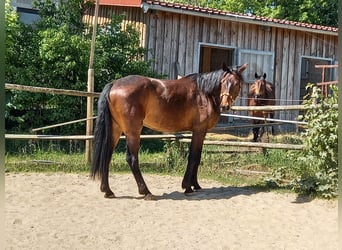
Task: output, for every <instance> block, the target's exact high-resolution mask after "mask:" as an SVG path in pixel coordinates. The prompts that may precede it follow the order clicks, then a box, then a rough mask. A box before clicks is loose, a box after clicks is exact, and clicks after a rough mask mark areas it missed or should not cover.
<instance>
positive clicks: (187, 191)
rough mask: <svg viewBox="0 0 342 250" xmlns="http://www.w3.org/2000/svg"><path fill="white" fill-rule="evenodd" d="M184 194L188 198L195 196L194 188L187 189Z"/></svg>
mask: <svg viewBox="0 0 342 250" xmlns="http://www.w3.org/2000/svg"><path fill="white" fill-rule="evenodd" d="M184 194H185V195H186V196H191V195H194V190H192V188H187V189H186V190H185V191H184Z"/></svg>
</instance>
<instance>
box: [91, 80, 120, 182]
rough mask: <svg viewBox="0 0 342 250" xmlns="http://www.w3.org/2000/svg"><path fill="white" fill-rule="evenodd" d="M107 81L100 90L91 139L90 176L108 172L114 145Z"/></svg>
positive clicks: (93, 176)
mask: <svg viewBox="0 0 342 250" xmlns="http://www.w3.org/2000/svg"><path fill="white" fill-rule="evenodd" d="M112 85H113V84H112V83H108V84H107V85H106V86H105V87H104V88H103V90H102V92H101V95H100V97H99V101H98V109H97V110H98V111H97V115H98V116H97V119H96V125H95V131H94V140H93V162H92V166H91V177H92V178H93V179H95V177H96V176H98V177H101V176H103V175H106V173H107V174H108V171H109V163H110V160H111V158H112V154H113V150H114V146H113V135H112V122H111V121H112V119H111V116H110V110H109V107H108V94H109V91H110V89H111V87H112Z"/></svg>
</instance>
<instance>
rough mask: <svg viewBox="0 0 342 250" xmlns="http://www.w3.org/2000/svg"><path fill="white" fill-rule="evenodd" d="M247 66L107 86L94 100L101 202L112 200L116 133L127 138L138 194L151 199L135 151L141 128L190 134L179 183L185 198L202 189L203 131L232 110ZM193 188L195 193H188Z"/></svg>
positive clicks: (95, 155)
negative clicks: (109, 176) (186, 159)
mask: <svg viewBox="0 0 342 250" xmlns="http://www.w3.org/2000/svg"><path fill="white" fill-rule="evenodd" d="M246 67H247V64H243V65H241V66H238V67H237V68H236V69H230V68H228V67H227V66H226V65H225V64H224V65H223V66H222V69H219V70H217V71H212V72H209V73H194V74H190V75H188V76H185V77H182V78H180V79H178V80H160V79H155V78H149V77H144V76H139V75H131V76H127V77H123V78H121V79H118V80H115V81H113V82H111V83H108V84H107V85H106V86H105V87H104V89H103V90H102V92H101V94H100V97H99V100H98V117H97V119H96V125H95V130H94V140H93V161H92V166H91V177H92V179H95V177H99V178H100V179H101V185H100V190H101V191H102V192H104V197H105V198H115V195H114V193H113V192H112V190H111V189H110V187H109V182H108V175H109V164H110V161H111V157H112V154H113V150H114V148H115V147H116V145H117V143H118V141H119V138H120V136H121V134H122V133H123V134H124V135H125V136H126V161H127V163H128V165H129V166H130V168H131V171H132V173H133V176H134V178H135V181H136V183H137V186H138V191H139V194H141V195H143V196H144V198H145V199H146V200H149V199H154V196H153V195H152V194H151V192H150V190H149V189H148V188H147V185H146V183H145V181H144V179H143V176H142V174H141V172H140V169H139V160H138V151H139V147H140V133H141V131H142V128H143V126H146V127H148V128H150V129H153V130H157V131H160V132H180V131H192V139H191V143H190V147H189V155H188V164H187V167H186V171H185V174H184V178H183V181H182V188H183V189H185V192H184V193H185V194H190V193H192V192H194V190H199V189H201V186H200V185H199V184H198V180H197V171H198V165H199V164H200V160H201V153H202V146H203V141H204V137H205V135H206V133H207V131H208V130H209V129H210V128H212V127H214V126H215V125H216V123H217V122H218V120H219V117H220V112H221V111H223V110H227V109H229V108H230V107H231V105H232V104H233V102H234V101H235V99H236V97H237V96H238V95H239V93H240V89H241V84H242V83H243V78H242V75H241V74H242V72H243V71H244V70H245V69H246ZM192 187H193V188H194V189H192Z"/></svg>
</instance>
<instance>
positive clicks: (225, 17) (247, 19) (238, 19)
mask: <svg viewBox="0 0 342 250" xmlns="http://www.w3.org/2000/svg"><path fill="white" fill-rule="evenodd" d="M141 8H142V9H143V11H144V13H147V11H148V10H157V11H158V10H159V11H165V12H171V13H176V14H186V15H191V16H199V17H205V18H215V19H220V20H228V21H235V22H242V23H249V24H255V25H261V26H269V27H275V28H282V29H291V30H298V31H302V32H312V33H317V34H324V35H330V36H338V32H337V31H330V30H323V29H313V28H308V27H302V26H300V25H298V26H297V25H293V24H284V23H276V22H271V21H263V20H257V19H256V17H255V16H241V15H237V14H230V13H226V14H224V15H223V14H210V13H202V12H198V11H191V10H187V9H182V8H179V9H178V8H177V9H176V8H169V7H164V6H161V5H153V4H148V3H146V2H143V3H142V4H141Z"/></svg>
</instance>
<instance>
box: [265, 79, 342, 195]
mask: <svg viewBox="0 0 342 250" xmlns="http://www.w3.org/2000/svg"><path fill="white" fill-rule="evenodd" d="M307 89H309V90H310V93H309V94H308V95H307V96H306V97H305V100H304V105H306V106H307V107H308V110H307V111H306V113H305V115H304V116H300V117H299V119H300V120H303V121H306V122H307V123H308V124H307V127H306V129H305V131H304V132H303V133H302V135H301V137H302V141H303V144H304V150H303V151H302V152H300V153H292V154H289V158H292V159H293V164H291V165H290V166H289V165H288V166H283V167H280V168H277V169H276V170H275V171H274V173H273V175H272V176H271V177H270V178H269V177H268V178H267V179H266V182H267V183H268V184H272V185H276V186H290V187H292V188H293V189H294V190H296V191H297V192H300V193H306V194H317V195H319V196H322V197H325V198H332V197H335V196H337V183H338V163H337V153H338V144H337V132H338V110H337V107H336V105H337V99H338V91H337V87H336V86H333V87H331V89H330V91H331V93H330V95H329V96H328V97H327V98H325V97H324V96H323V95H322V93H321V90H320V89H319V88H317V87H316V86H313V85H312V84H309V85H308V86H307ZM284 180H286V181H285V182H284Z"/></svg>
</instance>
